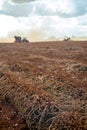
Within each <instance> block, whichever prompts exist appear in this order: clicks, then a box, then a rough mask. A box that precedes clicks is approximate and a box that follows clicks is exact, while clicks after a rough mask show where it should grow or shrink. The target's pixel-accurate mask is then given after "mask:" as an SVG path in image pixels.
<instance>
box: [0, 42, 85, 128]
mask: <svg viewBox="0 0 87 130" xmlns="http://www.w3.org/2000/svg"><path fill="white" fill-rule="evenodd" d="M0 130H87V42H86V41H85V42H75V41H66V42H64V41H61V42H59V41H58V42H37V43H29V44H23V43H13V44H10V43H7V44H0Z"/></svg>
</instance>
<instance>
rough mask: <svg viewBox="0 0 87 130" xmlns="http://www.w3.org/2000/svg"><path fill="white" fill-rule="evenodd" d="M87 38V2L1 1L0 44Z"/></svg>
mask: <svg viewBox="0 0 87 130" xmlns="http://www.w3.org/2000/svg"><path fill="white" fill-rule="evenodd" d="M14 35H18V36H19V35H20V36H22V37H27V38H28V39H29V40H30V41H45V40H53V39H59V38H60V37H62V38H63V37H66V36H69V37H86V36H87V0H0V42H1V41H13V40H14V39H13V37H14Z"/></svg>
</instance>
